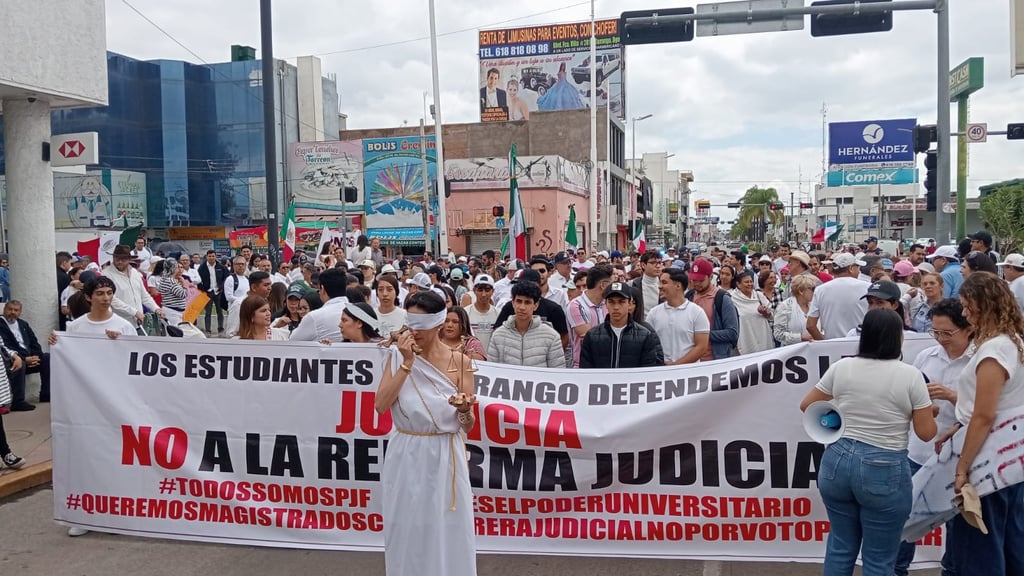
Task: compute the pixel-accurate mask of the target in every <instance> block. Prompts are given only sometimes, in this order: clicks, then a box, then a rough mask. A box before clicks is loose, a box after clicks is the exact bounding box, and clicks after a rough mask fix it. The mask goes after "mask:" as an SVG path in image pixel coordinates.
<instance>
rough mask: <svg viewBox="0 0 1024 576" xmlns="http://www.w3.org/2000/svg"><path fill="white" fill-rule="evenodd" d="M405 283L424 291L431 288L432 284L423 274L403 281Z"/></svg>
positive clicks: (428, 277)
mask: <svg viewBox="0 0 1024 576" xmlns="http://www.w3.org/2000/svg"><path fill="white" fill-rule="evenodd" d="M405 283H406V284H410V285H412V284H414V285H416V286H419V287H420V288H423V289H424V290H429V289H430V288H432V287H433V284H431V283H430V276H427V275H426V274H425V273H423V272H420V273H418V274H416V275H415V276H413V277H412V278H409V279H408V280H406V281H405Z"/></svg>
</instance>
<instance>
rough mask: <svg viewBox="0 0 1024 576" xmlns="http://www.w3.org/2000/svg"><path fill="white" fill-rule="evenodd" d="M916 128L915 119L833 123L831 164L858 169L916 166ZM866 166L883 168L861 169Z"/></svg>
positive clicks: (830, 150) (830, 132)
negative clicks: (914, 140)
mask: <svg viewBox="0 0 1024 576" xmlns="http://www.w3.org/2000/svg"><path fill="white" fill-rule="evenodd" d="M916 125H917V120H916V119H913V118H908V119H901V120H871V121H862V122H833V123H831V124H829V164H830V165H832V166H833V167H844V166H849V167H857V168H870V167H902V166H912V165H913V163H914V146H913V136H914V127H915V126H916ZM863 164H874V165H880V166H860V165H863ZM840 169H841V168H840ZM833 170H836V168H833Z"/></svg>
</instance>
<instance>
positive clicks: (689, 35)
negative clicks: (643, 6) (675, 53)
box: [619, 8, 694, 46]
mask: <svg viewBox="0 0 1024 576" xmlns="http://www.w3.org/2000/svg"><path fill="white" fill-rule="evenodd" d="M693 13H694V9H693V8H661V9H658V10H632V11H629V12H623V13H622V15H621V16H619V35H620V36H621V37H622V45H623V46H629V45H632V44H661V43H664V42H689V41H691V40H693V25H694V21H693V20H690V21H688V22H674V23H671V24H669V23H664V22H655V23H654V24H636V23H633V24H630V22H629V20H630V18H655V19H657V18H659V17H661V16H679V15H685V14H693Z"/></svg>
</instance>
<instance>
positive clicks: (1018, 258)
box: [996, 254, 1024, 268]
mask: <svg viewBox="0 0 1024 576" xmlns="http://www.w3.org/2000/svg"><path fill="white" fill-rule="evenodd" d="M996 266H1013V267H1014V268H1024V256H1022V255H1020V254H1007V255H1006V259H1004V260H1003V261H1002V262H1000V263H999V264H996Z"/></svg>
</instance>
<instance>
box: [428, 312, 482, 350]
mask: <svg viewBox="0 0 1024 576" xmlns="http://www.w3.org/2000/svg"><path fill="white" fill-rule="evenodd" d="M439 336H440V337H441V342H443V343H444V345H445V346H447V347H449V348H451V349H452V350H455V351H459V352H462V353H463V354H465V355H466V356H469V357H470V358H472V359H474V360H487V354H486V352H484V345H483V343H482V342H480V339H479V338H477V337H476V336H473V331H472V330H471V329H470V325H469V314H467V313H466V310H465V309H463V308H462V307H461V306H453V307H451V308H449V309H448V316H447V317H446V318H445V321H444V326H442V327H441V332H440V333H439Z"/></svg>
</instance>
